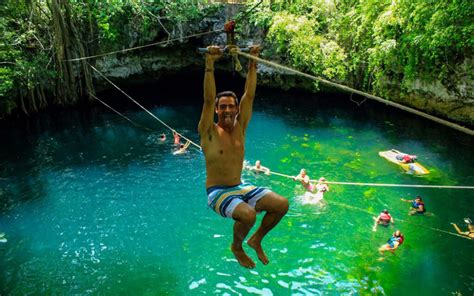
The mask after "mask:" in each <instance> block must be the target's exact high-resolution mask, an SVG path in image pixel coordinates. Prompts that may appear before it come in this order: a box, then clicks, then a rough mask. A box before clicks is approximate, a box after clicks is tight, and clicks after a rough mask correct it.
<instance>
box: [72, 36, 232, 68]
mask: <svg viewBox="0 0 474 296" xmlns="http://www.w3.org/2000/svg"><path fill="white" fill-rule="evenodd" d="M223 31H224V29H219V30H213V31H208V32H203V33H196V34H192V35H188V36H185V37H181V38H175V39H169V40H166V41H160V42H155V43H150V44H145V45H141V46H136V47H131V48H126V49H122V50H116V51H111V52H106V53H101V54H96V55H93V56H87V57H80V58H75V59H69V60H63V61H65V62H76V61H82V60H88V59H93V58H99V57H103V56H107V55H111V54H116V53H122V52H128V51H132V50H136V49H141V48H146V47H151V46H156V45H161V44H165V43H169V42H174V41H179V40H183V39H189V38H192V37H199V36H203V35H207V34H211V33H219V32H223Z"/></svg>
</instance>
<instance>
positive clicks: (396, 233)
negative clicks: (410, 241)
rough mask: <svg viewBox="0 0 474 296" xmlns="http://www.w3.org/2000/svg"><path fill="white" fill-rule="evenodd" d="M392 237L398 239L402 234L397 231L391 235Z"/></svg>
mask: <svg viewBox="0 0 474 296" xmlns="http://www.w3.org/2000/svg"><path fill="white" fill-rule="evenodd" d="M393 235H394V236H396V237H400V236H401V235H402V233H401V232H400V230H397V231H395V232H394V233H393Z"/></svg>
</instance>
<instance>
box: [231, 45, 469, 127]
mask: <svg viewBox="0 0 474 296" xmlns="http://www.w3.org/2000/svg"><path fill="white" fill-rule="evenodd" d="M232 52H233V53H236V54H238V55H241V56H244V57H246V58H248V59H252V60H255V61H258V62H260V63H262V64H265V65H268V66H271V67H274V68H277V69H281V70H285V71H288V72H291V73H295V74H298V75H301V76H304V77H306V78H309V79H311V80H315V81H319V82H321V83H323V84H326V85H330V86H332V87H335V88H338V89H341V90H343V91H346V92H351V93H356V94H358V95H361V96H364V97H366V98H369V99H372V100H375V101H378V102H381V103H384V104H386V105H389V106H392V107H395V108H398V109H401V110H404V111H407V112H410V113H413V114H416V115H418V116H421V117H424V118H426V119H429V120H432V121H434V122H437V123H440V124H443V125H446V126H449V127H451V128H454V129H456V130H458V131H461V132H463V133H466V134H468V135H471V136H474V131H473V130H471V129H469V128H467V127H464V126H460V125H458V124H455V123H453V122H449V121H447V120H444V119H441V118H438V117H435V116H433V115H430V114H427V113H425V112H421V111H418V110H416V109H413V108H410V107H407V106H404V105H401V104H398V103H395V102H392V101H389V100H385V99H383V98H381V97H378V96H374V95H371V94H368V93H365V92H363V91H360V90H357V89H354V88H351V87H348V86H345V85H341V84H338V83H335V82H332V81H329V80H326V79H323V78H319V77H316V76H313V75H310V74H306V73H303V72H301V71H298V70H295V69H293V68H290V67H287V66H283V65H280V64H277V63H275V62H271V61H268V60H265V59H262V58H259V57H256V56H253V55H251V54H248V53H244V52H241V51H239V50H235V49H232Z"/></svg>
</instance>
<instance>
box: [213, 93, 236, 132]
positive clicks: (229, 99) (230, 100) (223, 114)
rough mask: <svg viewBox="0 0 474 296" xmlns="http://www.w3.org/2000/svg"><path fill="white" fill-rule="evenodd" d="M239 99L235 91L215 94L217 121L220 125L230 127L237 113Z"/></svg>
mask: <svg viewBox="0 0 474 296" xmlns="http://www.w3.org/2000/svg"><path fill="white" fill-rule="evenodd" d="M238 102H239V100H238V99H237V96H236V95H235V93H233V92H231V91H224V92H221V93H219V94H217V96H216V114H217V123H218V125H219V126H220V127H223V128H226V127H228V128H231V127H233V126H234V122H235V118H236V117H237V114H239V105H238Z"/></svg>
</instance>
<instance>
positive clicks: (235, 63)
mask: <svg viewBox="0 0 474 296" xmlns="http://www.w3.org/2000/svg"><path fill="white" fill-rule="evenodd" d="M235 24H236V22H235V21H234V20H230V21H228V22H226V23H225V24H224V32H225V33H226V44H225V45H224V46H220V48H221V52H222V53H223V54H228V55H230V56H231V58H232V71H234V70H235V71H237V72H240V71H242V65H241V64H240V60H239V57H238V55H237V51H241V52H249V51H250V49H249V48H241V47H238V46H237V45H236V44H235ZM198 52H199V53H207V48H198Z"/></svg>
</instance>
